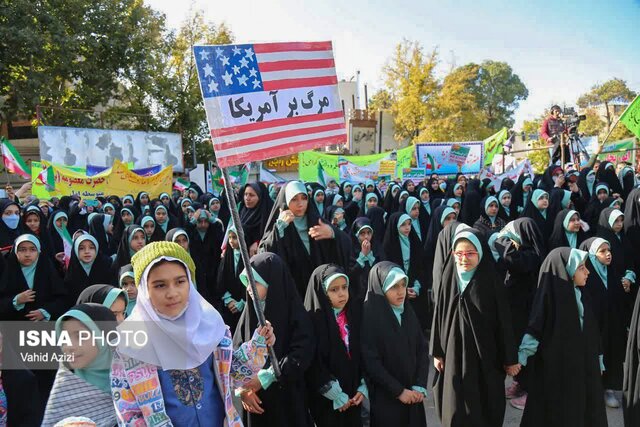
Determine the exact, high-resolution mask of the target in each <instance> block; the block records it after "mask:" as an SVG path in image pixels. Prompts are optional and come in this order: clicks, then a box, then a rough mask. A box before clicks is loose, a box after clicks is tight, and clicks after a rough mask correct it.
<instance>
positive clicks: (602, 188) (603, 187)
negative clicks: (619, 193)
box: [596, 183, 609, 196]
mask: <svg viewBox="0 0 640 427" xmlns="http://www.w3.org/2000/svg"><path fill="white" fill-rule="evenodd" d="M600 190H604V191H606V192H607V196H608V195H609V186H608V185H607V184H604V183H600V184H598V185H596V194H598V192H599V191H600Z"/></svg>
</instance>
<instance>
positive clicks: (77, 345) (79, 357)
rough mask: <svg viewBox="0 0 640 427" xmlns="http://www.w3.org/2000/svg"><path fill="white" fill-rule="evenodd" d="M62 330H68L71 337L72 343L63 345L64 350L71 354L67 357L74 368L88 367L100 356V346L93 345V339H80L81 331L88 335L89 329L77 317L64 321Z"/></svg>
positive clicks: (66, 353)
mask: <svg viewBox="0 0 640 427" xmlns="http://www.w3.org/2000/svg"><path fill="white" fill-rule="evenodd" d="M62 330H63V331H66V332H67V334H68V335H69V338H70V341H71V343H70V345H62V346H61V348H62V352H63V353H64V354H65V355H69V356H70V357H68V358H67V359H68V360H69V362H67V363H68V364H69V366H70V367H71V368H72V369H82V368H86V367H87V366H89V365H90V364H91V362H93V361H94V360H95V358H96V357H97V356H98V351H99V349H98V346H94V345H93V340H90V339H83V340H82V341H80V333H82V334H83V337H86V334H87V332H90V331H89V329H88V328H87V327H86V326H85V325H84V324H83V323H82V322H80V321H79V320H77V319H68V320H65V321H64V322H63V323H62Z"/></svg>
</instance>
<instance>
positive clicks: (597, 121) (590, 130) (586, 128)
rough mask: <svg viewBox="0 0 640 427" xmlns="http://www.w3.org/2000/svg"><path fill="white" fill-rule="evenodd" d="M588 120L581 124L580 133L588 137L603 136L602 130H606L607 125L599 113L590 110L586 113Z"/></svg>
mask: <svg viewBox="0 0 640 427" xmlns="http://www.w3.org/2000/svg"><path fill="white" fill-rule="evenodd" d="M585 115H586V116H587V119H586V120H584V121H583V122H582V123H580V128H579V131H580V133H583V134H585V135H587V136H596V135H601V133H602V130H603V129H604V128H605V126H606V123H605V122H604V120H602V119H601V118H600V116H599V115H598V113H597V112H596V111H595V110H594V109H593V108H589V109H587V110H586V111H585Z"/></svg>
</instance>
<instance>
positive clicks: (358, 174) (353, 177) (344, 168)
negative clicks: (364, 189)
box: [338, 157, 378, 182]
mask: <svg viewBox="0 0 640 427" xmlns="http://www.w3.org/2000/svg"><path fill="white" fill-rule="evenodd" d="M338 167H339V168H340V180H341V181H350V182H365V181H368V180H374V181H375V180H376V179H378V165H377V164H372V165H368V166H359V165H356V164H355V163H351V162H350V161H348V160H346V159H345V158H344V157H341V158H340V160H338Z"/></svg>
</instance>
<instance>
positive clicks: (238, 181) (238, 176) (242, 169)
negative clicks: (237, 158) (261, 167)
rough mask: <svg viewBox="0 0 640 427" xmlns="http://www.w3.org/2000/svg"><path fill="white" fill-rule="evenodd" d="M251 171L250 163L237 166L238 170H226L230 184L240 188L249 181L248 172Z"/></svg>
mask: <svg viewBox="0 0 640 427" xmlns="http://www.w3.org/2000/svg"><path fill="white" fill-rule="evenodd" d="M250 170H251V163H245V164H243V165H240V166H238V168H232V167H230V168H228V171H229V178H231V183H232V184H235V185H237V186H240V187H244V186H245V184H246V183H247V181H249V171H250Z"/></svg>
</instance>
